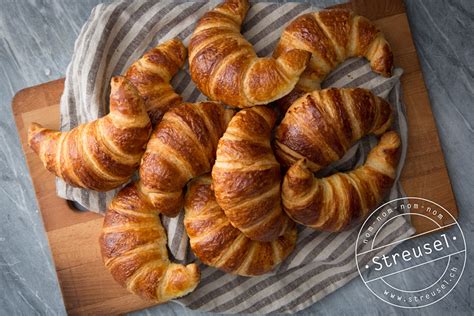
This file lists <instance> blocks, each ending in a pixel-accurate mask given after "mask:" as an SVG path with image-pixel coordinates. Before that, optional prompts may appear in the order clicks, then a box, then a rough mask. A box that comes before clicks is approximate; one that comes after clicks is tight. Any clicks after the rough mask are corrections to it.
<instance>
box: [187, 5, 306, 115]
mask: <svg viewBox="0 0 474 316" xmlns="http://www.w3.org/2000/svg"><path fill="white" fill-rule="evenodd" d="M248 8H249V3H248V1H247V0H225V1H224V2H223V3H222V4H220V5H218V6H217V7H216V8H214V9H213V10H211V11H209V12H207V13H206V14H205V15H204V16H203V17H202V18H201V19H200V20H199V22H198V23H197V26H196V29H195V30H194V33H193V35H192V37H191V40H190V43H189V65H190V72H191V77H192V79H193V81H194V83H195V84H196V85H197V87H198V88H199V90H201V92H202V93H203V94H205V95H206V96H208V97H209V98H211V99H213V100H219V101H222V102H224V103H226V104H229V105H233V106H237V107H241V108H244V107H250V106H253V105H258V104H266V103H269V102H271V101H273V100H276V99H279V98H281V97H283V96H284V95H286V94H287V93H289V92H290V91H291V90H292V89H293V87H294V86H295V84H296V83H297V81H298V79H299V76H300V74H301V73H302V72H303V70H304V69H305V67H306V63H307V62H308V60H309V57H310V53H308V52H305V51H302V50H298V49H290V48H285V47H283V46H281V49H280V51H279V53H278V56H276V57H275V58H259V57H257V55H256V54H255V51H254V49H253V47H252V45H251V44H250V43H249V42H248V41H247V40H246V39H245V38H244V37H243V36H242V34H241V33H240V27H241V25H242V21H243V20H244V18H245V16H246V14H247V10H248Z"/></svg>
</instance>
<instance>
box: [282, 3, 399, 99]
mask: <svg viewBox="0 0 474 316" xmlns="http://www.w3.org/2000/svg"><path fill="white" fill-rule="evenodd" d="M289 47H291V48H296V49H301V50H306V51H309V52H311V54H312V57H311V60H310V62H309V63H308V67H307V68H306V69H305V71H304V72H303V74H302V75H301V78H300V80H299V82H298V84H297V89H299V90H302V91H306V92H309V91H313V90H315V89H319V88H320V84H321V82H322V81H323V80H324V78H325V77H326V76H327V74H329V73H330V72H331V71H332V70H333V69H334V68H335V67H336V66H337V65H338V64H340V63H341V62H343V61H344V60H345V59H347V58H349V57H365V58H367V59H368V60H369V61H370V66H371V67H372V70H373V71H374V72H376V73H379V74H381V75H383V76H387V77H389V76H391V73H392V67H393V54H392V51H391V49H390V45H389V44H388V42H387V40H386V39H385V37H384V35H383V34H382V32H380V31H379V30H378V29H377V27H376V26H375V25H374V24H373V23H372V22H371V21H369V20H368V19H366V18H365V17H362V16H360V15H356V14H354V13H353V12H351V11H349V10H345V9H329V10H322V11H319V12H313V13H308V14H303V15H301V16H299V17H297V18H296V19H294V20H293V21H292V22H291V23H290V24H289V25H288V26H287V27H286V28H285V30H284V31H283V33H282V35H281V39H280V41H279V43H278V45H277V48H276V49H275V52H274V56H279V54H280V52H281V51H286V50H288V48H289Z"/></svg>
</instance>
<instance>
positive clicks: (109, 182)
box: [28, 77, 151, 191]
mask: <svg viewBox="0 0 474 316" xmlns="http://www.w3.org/2000/svg"><path fill="white" fill-rule="evenodd" d="M110 85H111V93H110V113H109V114H108V115H106V116H104V117H102V118H100V119H97V120H95V121H92V122H89V123H86V124H82V125H79V126H77V127H76V128H74V129H72V130H71V131H69V132H58V131H53V130H50V129H47V128H43V127H42V126H41V125H39V124H37V123H33V124H31V126H30V128H29V130H28V144H29V146H30V147H31V148H32V149H33V151H34V152H36V153H37V154H38V155H39V158H40V159H41V161H42V162H43V164H44V166H45V167H46V169H48V170H49V171H50V172H53V173H54V174H55V175H56V176H58V177H60V178H62V179H63V180H64V181H66V182H67V183H69V184H71V185H73V186H76V187H81V188H87V189H92V190H96V191H108V190H111V189H113V188H116V187H118V186H120V185H121V184H123V183H125V182H127V181H128V180H129V179H130V177H131V176H132V174H133V172H134V171H135V170H136V169H137V168H138V165H139V162H140V158H141V156H142V154H143V152H144V150H145V145H146V143H147V141H148V137H149V135H150V131H151V124H150V120H149V118H148V115H147V113H146V111H145V106H144V104H143V100H142V98H141V96H140V95H139V93H138V91H137V90H136V89H135V87H134V86H133V85H132V84H131V83H130V82H129V81H128V80H127V79H126V78H124V77H114V78H112V80H111V83H110Z"/></svg>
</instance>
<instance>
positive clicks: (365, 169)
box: [282, 131, 400, 232]
mask: <svg viewBox="0 0 474 316" xmlns="http://www.w3.org/2000/svg"><path fill="white" fill-rule="evenodd" d="M399 149H400V138H399V136H398V134H397V133H396V132H394V131H390V132H387V133H385V134H384V135H382V138H381V139H380V141H379V143H378V145H377V146H376V147H374V148H373V149H372V150H371V151H370V153H369V155H368V157H367V161H366V162H365V164H364V165H363V166H361V167H359V168H357V169H355V170H353V171H350V172H347V173H336V174H333V175H331V176H329V177H326V178H322V179H318V178H316V177H314V175H313V173H312V172H311V170H310V169H309V168H308V166H307V165H306V161H305V159H301V160H299V161H298V162H297V163H296V164H294V165H293V166H291V167H290V169H288V172H287V173H286V175H285V177H284V180H283V185H282V199H283V206H284V209H285V211H286V213H287V214H288V215H289V216H290V217H291V218H292V219H293V220H294V221H295V222H297V223H300V224H303V225H306V226H309V227H312V228H314V229H318V230H325V231H333V232H337V231H341V230H343V229H345V228H347V227H348V226H349V225H350V224H351V223H354V222H357V221H358V220H362V219H364V218H365V217H366V216H367V215H368V214H369V211H371V210H372V209H373V208H375V207H376V206H377V205H379V204H380V202H381V201H382V199H383V197H384V196H385V194H386V193H387V192H388V190H389V189H390V188H391V186H392V184H393V181H394V179H395V175H396V169H397V165H398V160H399Z"/></svg>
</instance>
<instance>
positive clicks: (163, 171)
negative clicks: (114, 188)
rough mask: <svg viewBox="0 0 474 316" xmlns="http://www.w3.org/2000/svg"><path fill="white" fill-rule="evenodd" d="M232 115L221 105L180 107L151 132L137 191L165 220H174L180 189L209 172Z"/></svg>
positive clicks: (185, 105) (198, 104)
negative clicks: (171, 218)
mask: <svg viewBox="0 0 474 316" xmlns="http://www.w3.org/2000/svg"><path fill="white" fill-rule="evenodd" d="M233 114H234V111H232V110H226V109H224V106H223V105H222V104H220V103H214V102H201V103H196V104H191V103H182V104H181V105H179V106H177V107H174V108H172V109H171V110H170V111H168V112H166V113H165V115H164V116H163V119H162V120H161V122H160V123H159V124H158V125H157V126H156V128H155V129H154V131H153V133H152V135H151V137H150V140H149V142H148V145H147V147H146V151H145V154H144V155H143V158H142V162H141V164H140V180H141V181H140V183H139V188H140V190H141V191H142V192H143V193H144V194H145V195H146V196H147V197H148V198H149V199H150V201H151V204H153V206H154V207H155V208H156V209H158V210H159V211H160V212H161V213H163V214H165V215H167V216H176V215H177V214H178V212H179V211H180V209H181V207H182V205H183V203H184V196H183V189H184V186H185V185H186V183H187V182H188V181H189V180H191V179H192V178H194V177H196V176H199V175H201V174H204V173H207V172H210V171H211V168H212V165H213V164H214V160H215V157H216V148H217V142H218V141H219V138H220V137H221V136H222V134H223V133H224V131H225V129H226V127H227V124H228V123H229V121H230V119H231V117H232V116H233Z"/></svg>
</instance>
